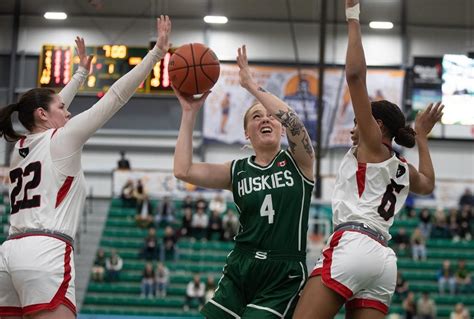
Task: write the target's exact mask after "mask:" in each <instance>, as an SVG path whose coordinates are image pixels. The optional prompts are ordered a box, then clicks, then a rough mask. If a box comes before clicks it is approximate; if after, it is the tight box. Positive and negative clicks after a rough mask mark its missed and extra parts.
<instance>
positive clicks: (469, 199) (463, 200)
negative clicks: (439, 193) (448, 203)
mask: <svg viewBox="0 0 474 319" xmlns="http://www.w3.org/2000/svg"><path fill="white" fill-rule="evenodd" d="M464 205H469V206H471V207H474V195H473V194H472V191H471V190H470V189H469V188H466V189H465V190H464V194H462V196H461V197H460V198H459V208H462V207H464Z"/></svg>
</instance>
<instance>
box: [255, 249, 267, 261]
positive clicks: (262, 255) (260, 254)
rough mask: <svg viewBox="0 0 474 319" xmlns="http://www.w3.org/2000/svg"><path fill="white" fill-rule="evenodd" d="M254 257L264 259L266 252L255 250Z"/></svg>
mask: <svg viewBox="0 0 474 319" xmlns="http://www.w3.org/2000/svg"><path fill="white" fill-rule="evenodd" d="M255 258H257V259H262V260H265V259H267V252H266V251H256V252H255Z"/></svg>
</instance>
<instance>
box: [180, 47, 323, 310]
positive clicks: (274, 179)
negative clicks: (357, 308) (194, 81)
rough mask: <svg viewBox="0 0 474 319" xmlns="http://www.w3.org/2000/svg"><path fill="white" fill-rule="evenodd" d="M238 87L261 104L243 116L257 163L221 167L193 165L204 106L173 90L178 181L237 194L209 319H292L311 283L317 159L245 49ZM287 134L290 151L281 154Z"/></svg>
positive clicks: (252, 158) (245, 161)
mask: <svg viewBox="0 0 474 319" xmlns="http://www.w3.org/2000/svg"><path fill="white" fill-rule="evenodd" d="M237 64H238V65H239V68H240V72H239V77H240V84H241V86H242V87H243V88H245V89H246V90H247V91H248V92H250V93H251V94H252V95H253V96H255V98H256V99H257V100H258V103H256V104H254V105H252V106H251V107H250V108H249V109H248V110H247V112H246V113H245V116H244V129H245V136H246V138H247V139H248V140H249V141H250V143H251V144H252V147H253V149H254V151H255V155H254V156H250V157H248V158H244V159H240V160H235V161H232V162H228V163H224V164H210V163H193V161H192V155H193V145H192V139H193V137H192V133H193V128H194V124H195V121H196V117H197V113H198V112H199V109H200V108H201V106H202V105H203V103H204V101H205V99H206V98H207V96H208V94H209V92H208V93H206V94H204V95H203V96H202V97H201V98H200V99H198V100H195V99H193V98H192V97H186V96H183V95H182V94H180V93H179V92H178V91H176V90H175V93H176V95H177V97H178V100H179V102H180V104H181V108H182V118H181V126H180V130H179V136H178V141H177V143H176V150H175V156H174V174H175V176H176V177H177V178H179V179H181V180H183V181H186V182H189V183H192V184H194V185H199V186H202V187H207V188H216V189H227V190H230V191H232V193H233V195H234V201H235V204H236V206H237V207H238V210H239V213H240V224H241V227H240V231H239V233H238V234H237V236H236V237H235V242H236V245H235V248H234V249H233V250H232V251H231V252H230V253H229V255H228V257H227V263H226V265H225V266H224V270H223V275H222V277H221V279H220V281H219V285H218V288H217V290H216V293H215V296H214V298H212V299H211V300H210V301H209V302H208V303H207V304H206V305H205V306H204V308H203V309H202V310H201V312H202V313H203V314H204V315H205V316H206V317H207V318H219V319H221V318H291V316H292V314H293V310H294V307H295V305H296V302H297V299H298V298H297V297H298V295H299V292H300V290H301V288H302V287H303V285H304V283H305V280H306V277H307V270H306V263H305V259H306V231H307V228H308V211H309V204H310V197H311V192H312V189H313V165H314V152H313V148H312V146H311V141H310V138H309V135H308V133H307V130H306V129H305V127H304V125H303V123H302V121H301V120H300V119H299V118H298V116H297V115H296V113H295V112H294V111H293V110H292V109H291V108H290V107H289V106H288V105H286V104H285V103H284V102H283V101H282V100H280V99H279V98H277V97H276V96H274V95H272V94H271V93H269V92H267V91H266V90H265V89H263V88H262V87H260V86H259V85H258V84H257V83H256V82H255V81H254V79H253V78H252V76H251V72H250V68H249V66H248V62H247V53H246V48H245V46H243V47H242V48H239V49H238V57H237ZM283 128H285V131H286V135H287V137H288V142H289V149H287V150H282V149H281V136H282V134H283Z"/></svg>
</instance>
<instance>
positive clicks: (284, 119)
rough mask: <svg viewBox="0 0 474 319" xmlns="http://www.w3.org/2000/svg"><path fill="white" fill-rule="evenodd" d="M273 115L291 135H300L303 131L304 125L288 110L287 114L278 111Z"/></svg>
mask: <svg viewBox="0 0 474 319" xmlns="http://www.w3.org/2000/svg"><path fill="white" fill-rule="evenodd" d="M275 115H276V117H277V118H279V119H280V122H281V124H283V126H284V127H286V128H287V129H289V130H290V133H291V135H293V136H296V135H300V133H301V132H302V131H304V125H303V123H302V122H301V120H300V119H299V118H298V115H296V113H295V112H294V111H292V110H290V109H289V110H288V111H287V112H283V111H282V110H279V111H278V113H277V114H275Z"/></svg>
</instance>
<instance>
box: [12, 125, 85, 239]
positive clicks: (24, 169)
mask: <svg viewBox="0 0 474 319" xmlns="http://www.w3.org/2000/svg"><path fill="white" fill-rule="evenodd" d="M55 132H56V130H54V129H51V130H47V131H45V132H41V133H37V134H31V135H28V136H27V137H26V138H23V139H21V140H20V141H18V142H17V143H16V144H15V148H14V150H13V153H12V157H11V164H10V187H9V194H10V205H11V217H10V232H9V233H10V234H16V233H20V232H24V231H25V230H28V229H43V230H54V231H57V232H61V233H64V234H66V235H69V236H71V237H74V235H75V234H76V230H77V227H78V223H79V217H80V215H81V213H82V210H83V208H84V199H85V196H86V185H85V180H84V174H83V172H82V170H80V171H79V173H77V174H76V175H75V176H67V175H65V174H62V173H61V172H60V171H59V170H58V169H57V168H56V167H55V165H54V162H53V159H52V158H51V148H50V145H51V140H52V138H53V135H54V134H55ZM76 153H77V154H73V155H71V156H70V160H71V161H77V160H78V159H77V158H76V157H79V161H80V153H81V151H80V150H78V151H77V152H76ZM58 160H64V159H58Z"/></svg>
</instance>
